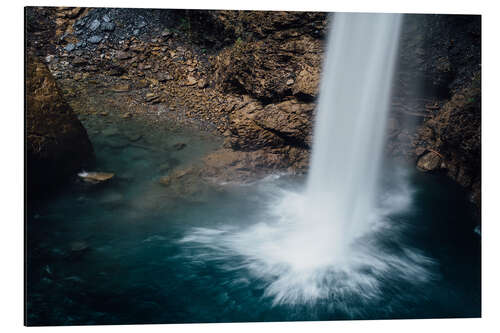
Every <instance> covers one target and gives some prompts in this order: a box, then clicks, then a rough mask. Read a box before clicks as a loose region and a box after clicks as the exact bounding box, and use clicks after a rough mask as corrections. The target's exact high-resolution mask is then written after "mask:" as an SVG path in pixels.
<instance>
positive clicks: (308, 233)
mask: <svg viewBox="0 0 500 333" xmlns="http://www.w3.org/2000/svg"><path fill="white" fill-rule="evenodd" d="M400 25H401V15H398V14H357V13H340V14H336V15H335V16H334V17H333V24H332V25H331V27H330V32H329V40H328V45H327V46H328V49H327V53H326V59H325V62H324V64H323V71H322V81H321V87H320V100H319V106H318V112H317V119H316V125H315V128H314V142H313V150H312V161H311V168H310V171H309V177H308V182H307V186H306V189H305V190H303V191H300V192H290V191H285V190H280V189H277V188H276V187H274V188H273V184H272V182H268V183H267V185H263V187H264V190H265V191H266V193H270V192H271V193H274V194H275V200H274V201H271V202H269V203H268V207H267V210H266V211H267V214H266V216H265V217H263V218H262V220H261V221H260V222H258V223H255V224H253V225H252V226H250V227H248V228H246V229H244V230H241V229H239V230H238V228H235V227H234V226H230V225H226V226H223V227H220V228H218V229H208V228H196V229H194V230H192V231H191V232H190V233H189V234H188V235H187V236H186V237H184V238H183V239H182V240H181V242H182V243H184V244H186V246H188V244H189V245H190V247H191V248H199V249H200V251H199V252H197V254H195V256H196V260H215V261H218V262H227V263H228V264H227V265H224V268H225V269H227V270H238V269H245V270H246V271H248V272H250V274H252V275H253V276H254V277H256V278H258V279H261V280H264V281H266V282H267V285H266V289H265V292H264V295H265V296H270V297H272V298H273V303H274V304H283V303H288V304H298V303H311V302H314V301H316V300H318V299H332V298H333V299H335V300H336V302H337V305H338V306H340V305H339V304H343V305H342V306H345V307H348V305H347V303H348V302H349V300H352V299H353V298H355V299H356V298H362V299H365V300H366V299H374V298H377V296H380V295H381V293H382V291H381V286H380V283H381V281H384V280H385V281H387V280H388V275H390V279H391V280H402V281H407V282H408V283H418V282H423V281H426V280H428V279H431V274H430V273H429V271H428V268H429V266H431V265H432V264H433V262H432V260H431V259H429V258H426V257H425V256H423V255H422V254H420V253H419V252H418V251H415V250H410V249H403V250H400V251H396V252H389V251H387V249H384V248H382V247H381V246H380V245H378V243H379V241H380V237H384V236H385V237H392V238H396V234H395V233H394V232H393V227H392V226H391V225H390V223H388V222H387V215H390V214H391V213H394V212H395V211H398V210H401V209H405V208H406V207H407V206H408V204H409V202H410V200H409V197H410V191H409V190H408V187H407V186H405V185H404V184H403V183H402V184H403V185H398V187H397V188H395V189H394V193H393V192H388V193H387V192H386V193H384V194H383V195H382V194H381V193H379V191H378V189H377V185H378V176H379V169H380V164H381V156H382V154H383V146H384V133H385V124H386V119H387V113H388V109H389V99H390V89H391V81H392V77H393V72H394V67H395V62H396V53H397V46H398V38H399V31H400ZM395 177H396V175H395ZM376 197H377V198H379V199H384V198H385V200H378V202H376V200H375V199H376ZM381 201H382V202H381ZM381 230H382V231H381ZM381 234H382V236H381ZM206 249H210V250H211V251H206ZM190 253H191V254H190V255H193V254H192V253H193V252H190ZM238 258H244V259H238ZM238 261H239V262H240V264H239V265H238V264H236V263H235V262H238Z"/></svg>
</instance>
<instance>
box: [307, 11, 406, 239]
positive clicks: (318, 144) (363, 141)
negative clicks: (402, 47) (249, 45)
mask: <svg viewBox="0 0 500 333" xmlns="http://www.w3.org/2000/svg"><path fill="white" fill-rule="evenodd" d="M400 25H401V15H398V14H353V13H342V14H337V15H335V17H334V20H333V25H332V26H331V31H330V38H329V41H328V50H327V57H326V60H325V63H324V66H323V76H322V82H321V90H320V100H319V106H318V113H317V114H318V115H317V119H316V126H315V129H314V142H313V154H312V161H311V168H310V172H309V179H308V188H307V198H308V201H309V202H308V209H309V210H310V211H311V213H312V214H311V215H310V216H311V218H310V220H311V221H310V223H312V224H316V223H322V222H324V223H327V224H328V225H330V226H331V228H333V230H331V231H332V232H334V233H336V234H339V235H340V234H341V237H340V238H339V239H338V240H337V241H339V242H342V243H344V244H340V245H339V248H343V247H344V246H346V245H347V244H346V243H348V242H350V240H352V239H353V238H354V237H356V236H359V235H360V234H362V233H364V232H365V231H366V229H367V228H368V227H369V217H370V214H372V213H373V211H374V198H375V194H376V187H377V186H376V185H377V178H378V174H379V167H380V159H381V156H382V151H383V143H384V135H385V126H386V120H387V114H388V111H389V99H390V90H391V82H392V77H393V72H394V67H395V62H396V51H397V45H398V39H399V30H400ZM320 221H322V222H320Z"/></svg>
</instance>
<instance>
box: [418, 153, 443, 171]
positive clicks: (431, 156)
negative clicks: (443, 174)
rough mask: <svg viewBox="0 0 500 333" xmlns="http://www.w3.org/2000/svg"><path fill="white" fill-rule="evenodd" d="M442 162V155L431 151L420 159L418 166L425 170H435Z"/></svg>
mask: <svg viewBox="0 0 500 333" xmlns="http://www.w3.org/2000/svg"><path fill="white" fill-rule="evenodd" d="M441 162H442V158H441V156H440V155H438V154H437V153H435V152H432V151H431V152H428V153H427V154H425V155H424V156H422V157H420V158H419V159H418V162H417V168H418V169H419V170H421V171H424V172H427V171H435V170H437V169H439V168H440V167H441Z"/></svg>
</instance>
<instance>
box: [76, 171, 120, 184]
mask: <svg viewBox="0 0 500 333" xmlns="http://www.w3.org/2000/svg"><path fill="white" fill-rule="evenodd" d="M114 176H115V174H114V173H109V172H86V171H83V172H80V173H79V174H78V177H80V178H82V179H83V181H85V182H87V183H92V184H97V183H102V182H105V181H108V180H110V179H111V178H113V177H114Z"/></svg>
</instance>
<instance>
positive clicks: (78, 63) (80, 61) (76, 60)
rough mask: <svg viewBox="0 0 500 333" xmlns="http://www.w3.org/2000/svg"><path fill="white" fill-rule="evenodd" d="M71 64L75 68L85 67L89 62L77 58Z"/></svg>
mask: <svg viewBox="0 0 500 333" xmlns="http://www.w3.org/2000/svg"><path fill="white" fill-rule="evenodd" d="M71 63H72V64H73V66H84V65H86V64H88V61H87V59H85V58H82V57H75V58H73V60H72V61H71Z"/></svg>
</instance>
